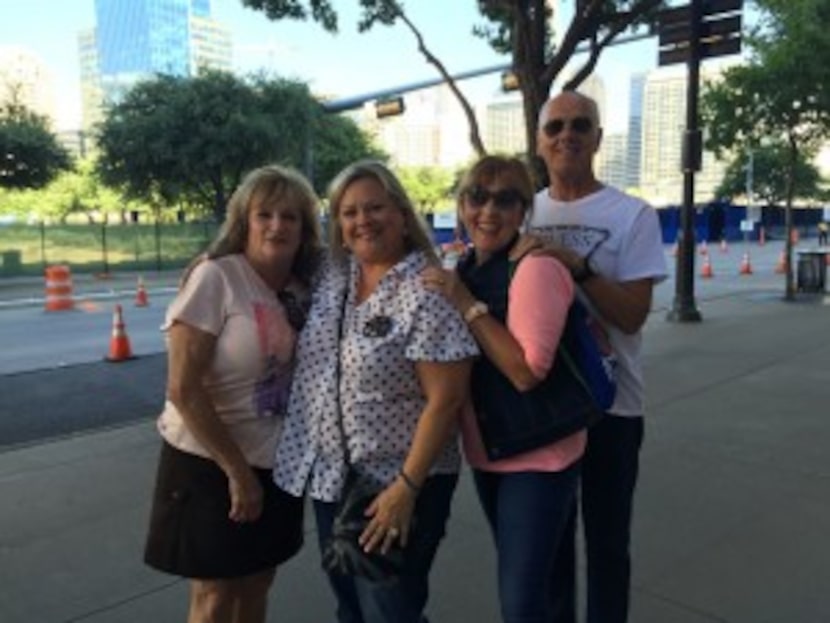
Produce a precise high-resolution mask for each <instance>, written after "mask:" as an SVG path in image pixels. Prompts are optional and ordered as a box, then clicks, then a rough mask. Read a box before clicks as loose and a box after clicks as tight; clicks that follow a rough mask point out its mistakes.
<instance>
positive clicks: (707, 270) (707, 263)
mask: <svg viewBox="0 0 830 623" xmlns="http://www.w3.org/2000/svg"><path fill="white" fill-rule="evenodd" d="M700 276H701V277H703V278H704V279H711V278H712V277H714V276H715V273H714V272H712V262H711V260H710V259H709V256H708V255H707V256H706V257H704V258H703V266H701V268H700Z"/></svg>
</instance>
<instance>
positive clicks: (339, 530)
mask: <svg viewBox="0 0 830 623" xmlns="http://www.w3.org/2000/svg"><path fill="white" fill-rule="evenodd" d="M383 489H384V486H383V485H382V484H380V483H378V481H377V480H375V479H374V478H372V477H371V476H367V475H365V474H361V473H360V472H358V471H356V470H355V469H353V468H349V471H348V473H347V475H346V482H345V484H344V486H343V493H342V496H341V498H340V502H339V503H338V507H337V514H336V516H335V518H334V524H333V525H332V531H331V536H330V538H329V540H328V542H327V543H326V544H325V545H324V547H323V556H322V564H323V569H325V570H326V571H328V572H330V573H339V574H342V575H358V576H361V577H364V578H367V579H368V580H371V581H373V582H388V581H392V580H394V579H396V578H397V577H398V576H399V575H400V574H401V571H402V570H403V567H404V560H405V558H404V553H405V550H404V548H403V547H401V545H400V543H398V542H397V541H396V542H395V543H393V545H392V547H391V548H390V549H389V551H388V552H386V554H381V553H380V551H379V550H375V551H373V552H372V553H370V554H367V553H366V552H365V551H363V548H362V547H361V546H360V543H358V538H360V535H361V533H362V532H363V530H364V529H365V528H366V525H367V524H368V523H369V518H368V517H366V515H365V514H364V513H365V511H366V508H367V507H368V506H369V504H371V503H372V500H374V499H375V497H376V496H377V494H378V493H380V492H381V491H382V490H383Z"/></svg>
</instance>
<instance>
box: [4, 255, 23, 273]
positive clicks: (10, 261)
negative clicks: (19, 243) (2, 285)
mask: <svg viewBox="0 0 830 623" xmlns="http://www.w3.org/2000/svg"><path fill="white" fill-rule="evenodd" d="M22 272H23V263H22V262H21V261H20V251H17V250H16V249H15V250H12V251H0V275H5V276H10V275H19V274H20V273H22Z"/></svg>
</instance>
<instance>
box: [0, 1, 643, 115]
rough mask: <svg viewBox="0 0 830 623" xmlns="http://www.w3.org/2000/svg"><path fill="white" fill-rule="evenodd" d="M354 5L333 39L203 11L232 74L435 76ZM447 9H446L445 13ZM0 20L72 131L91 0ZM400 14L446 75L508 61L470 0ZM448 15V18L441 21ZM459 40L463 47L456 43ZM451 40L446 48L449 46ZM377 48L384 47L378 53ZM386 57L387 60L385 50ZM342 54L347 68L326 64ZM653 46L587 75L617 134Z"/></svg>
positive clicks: (406, 37) (40, 4)
mask: <svg viewBox="0 0 830 623" xmlns="http://www.w3.org/2000/svg"><path fill="white" fill-rule="evenodd" d="M355 4H356V3H354V2H342V1H341V2H335V5H336V6H337V8H338V10H339V11H340V34H339V35H337V36H332V35H330V34H328V33H326V32H325V31H323V29H322V28H321V27H320V26H319V25H317V24H315V23H312V22H291V21H282V22H270V21H269V20H268V19H267V18H266V17H265V15H264V13H261V12H257V11H253V10H250V9H246V8H244V7H242V4H241V2H240V1H239V0H212V2H211V12H212V14H213V17H214V18H215V19H216V20H217V21H218V22H220V23H223V24H225V25H226V26H227V27H228V29H229V30H230V33H231V37H232V40H233V45H234V69H235V70H236V71H238V72H240V73H249V72H255V71H259V70H266V71H271V72H274V73H275V74H276V75H278V76H280V77H286V78H297V79H300V80H303V81H306V82H308V83H309V85H310V87H311V88H312V90H313V91H314V92H316V93H319V94H321V95H328V96H333V97H347V96H353V95H360V94H363V93H369V92H372V91H376V90H378V89H383V88H392V87H395V86H397V85H405V84H409V83H412V82H417V81H419V80H429V79H434V78H436V77H437V72H436V71H435V69H434V68H433V67H432V66H431V65H429V64H428V63H426V61H425V60H424V58H423V56H421V54H420V53H419V52H418V51H417V47H416V43H415V40H414V38H413V37H412V35H411V33H410V32H409V31H408V30H407V29H406V28H404V27H403V26H400V25H397V26H395V27H392V28H389V27H384V26H376V27H375V28H374V29H373V30H372V31H370V32H368V33H362V34H358V33H357V32H356V15H357V11H356V7H355V6H354V5H355ZM448 6H449V7H451V8H448ZM0 9H1V10H2V14H3V15H4V20H3V22H2V24H0V46H3V45H17V46H22V47H23V48H24V49H28V50H29V51H30V52H32V53H34V54H35V56H36V57H37V58H39V59H40V60H41V62H43V64H44V65H45V67H46V68H47V70H48V71H49V72H50V73H51V74H52V76H53V80H54V91H55V94H56V100H57V102H56V119H55V121H56V128H57V129H59V130H67V129H77V128H79V127H80V126H81V94H80V82H81V80H80V64H79V59H78V37H79V35H80V34H81V33H82V32H83V31H85V30H89V29H90V28H92V27H93V26H94V23H95V11H94V0H63V1H62V2H60V3H54V2H52V1H50V0H29V1H28V2H26V3H19V2H16V1H15V0H0ZM407 11H408V14H410V15H411V17H412V19H413V21H414V22H415V23H416V24H417V25H418V26H419V27H420V28H421V29H422V31H423V34H424V36H425V38H426V41H427V45H428V46H430V48H431V49H433V50H434V51H435V53H436V54H437V56H438V57H439V58H441V60H442V62H444V63H445V64H446V66H447V67H448V69H449V70H450V72H451V73H459V72H463V71H469V70H471V69H477V68H482V67H490V66H494V65H498V64H505V63H508V62H509V57H508V56H500V55H497V54H496V53H495V52H493V51H492V50H491V49H490V48H489V46H488V45H487V44H486V43H485V42H484V41H483V40H480V39H477V38H475V37H473V36H472V35H471V34H470V31H471V29H472V26H473V25H474V24H475V23H479V22H480V21H481V20H480V17H479V16H478V12H477V10H476V9H475V3H474V2H472V1H470V2H458V1H456V2H453V3H452V4H451V5H447V3H446V2H445V1H444V0H421V1H420V2H418V3H412V6H411V7H410V6H407ZM448 13H449V15H448ZM460 36H463V37H465V40H464V41H465V43H464V45H457V40H458V38H459V37H460ZM453 42H456V43H455V44H454V43H453ZM377 50H384V53H383V54H378V53H377ZM387 52H388V53H387ZM344 57H347V58H348V59H349V63H342V62H341V63H336V64H334V63H332V60H333V59H342V58H344ZM655 60H656V44H655V43H654V41H653V40H647V41H642V42H638V43H632V44H625V45H621V46H617V47H615V48H611V49H609V50H606V51H605V53H604V55H603V57H602V58H601V60H600V64H599V66H598V68H597V73H598V74H600V75H603V76H604V79H605V81H606V84H607V85H608V89H609V93H610V94H611V95H612V97H613V94H614V93H617V94H619V97H617V98H615V101H616V102H618V103H619V104H622V105H623V106H622V108H623V109H621V108H620V107H614V108H612V109H610V110H609V111H608V113H609V114H608V118H607V119H606V124H607V125H608V126H609V127H611V128H616V129H622V128H624V127H625V124H626V123H627V80H628V74H629V73H631V72H632V71H638V70H647V69H649V68H651V67H653V66H654V65H655ZM462 88H463V90H464V91H465V92H466V93H467V94H468V96H469V97H470V99H471V100H478V101H480V100H481V99H482V98H489V97H490V96H491V95H492V94H493V93H494V92H497V91H498V76H495V75H494V76H486V77H484V78H477V79H474V80H469V81H465V82H464V83H463V84H462Z"/></svg>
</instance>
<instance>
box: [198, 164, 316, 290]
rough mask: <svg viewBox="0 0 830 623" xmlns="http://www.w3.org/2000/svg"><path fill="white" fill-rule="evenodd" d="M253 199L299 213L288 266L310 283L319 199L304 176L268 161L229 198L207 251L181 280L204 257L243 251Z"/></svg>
mask: <svg viewBox="0 0 830 623" xmlns="http://www.w3.org/2000/svg"><path fill="white" fill-rule="evenodd" d="M256 201H263V202H272V201H278V202H280V203H283V204H286V205H291V206H293V207H295V208H297V209H298V210H299V212H300V222H301V224H302V227H301V233H300V248H299V250H298V251H297V255H296V257H295V258H294V263H293V264H292V266H291V272H292V274H293V275H294V276H295V277H297V278H298V279H300V280H301V281H302V282H303V283H305V284H307V285H308V284H309V283H310V282H311V277H312V274H313V273H314V270H315V268H316V267H317V263H318V262H319V259H320V254H321V250H322V246H323V245H322V238H321V235H320V222H319V219H318V213H317V210H318V205H319V199H318V197H317V195H316V193H315V192H314V189H313V188H312V187H311V184H309V183H308V181H307V180H306V178H305V177H303V175H302V174H301V173H299V172H298V171H296V170H294V169H291V168H288V167H282V166H280V165H276V164H270V165H266V166H263V167H259V168H258V169H254V170H253V171H251V172H250V173H248V175H246V176H245V178H244V179H243V180H242V183H241V184H240V185H239V187H238V188H237V189H236V190H235V191H234V193H233V194H232V195H231V198H230V199H229V200H228V209H227V214H226V215H225V222H224V223H222V227H221V228H220V229H219V233H218V234H217V235H216V238H214V240H213V242H211V243H210V245H209V246H208V249H207V252H206V253H205V254H204V255H202V256H201V257H199V258H197V259H196V260H195V261H194V262H193V263H192V264H191V265H190V266H189V267H188V269H187V270H186V271H185V276H184V277H183V278H182V283H183V282H184V281H185V280H186V279H187V277H188V275H189V274H190V271H192V270H193V267H194V266H195V265H196V264H198V263H199V262H200V261H202V260H204V259H216V258H220V257H223V256H225V255H231V254H233V253H243V252H244V251H245V245H246V244H247V242H248V215H249V212H250V210H251V207H252V206H253V205H254V202H256Z"/></svg>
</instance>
